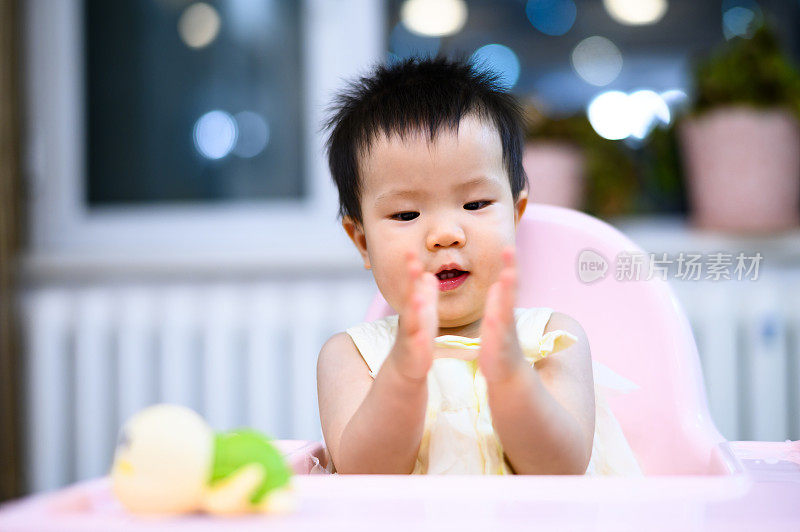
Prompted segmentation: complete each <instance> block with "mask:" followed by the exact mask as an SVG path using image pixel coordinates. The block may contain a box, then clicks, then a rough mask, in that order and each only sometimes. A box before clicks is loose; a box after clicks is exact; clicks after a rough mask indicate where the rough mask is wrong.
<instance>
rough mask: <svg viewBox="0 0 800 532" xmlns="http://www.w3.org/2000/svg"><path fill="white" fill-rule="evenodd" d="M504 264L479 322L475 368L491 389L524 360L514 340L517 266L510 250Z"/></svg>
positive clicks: (506, 250)
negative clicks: (494, 383) (478, 347)
mask: <svg viewBox="0 0 800 532" xmlns="http://www.w3.org/2000/svg"><path fill="white" fill-rule="evenodd" d="M503 262H504V264H505V266H504V268H503V270H502V271H501V272H500V277H499V279H498V280H497V282H495V283H494V284H493V285H492V286H491V287H489V292H488V294H487V297H486V308H485V310H484V313H483V321H482V322H481V349H480V354H479V355H478V367H479V368H480V370H481V373H483V376H484V377H485V378H486V383H487V384H488V385H489V386H491V385H492V383H493V382H502V381H507V380H508V379H511V378H513V377H514V376H516V375H517V374H518V372H519V371H520V370H521V369H523V368H524V367H525V357H524V356H523V353H522V348H521V347H520V345H519V339H518V338H517V324H516V320H515V319H514V303H515V301H516V296H517V267H516V259H515V251H514V248H512V247H508V248H505V249H504V250H503Z"/></svg>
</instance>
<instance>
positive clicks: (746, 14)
mask: <svg viewBox="0 0 800 532" xmlns="http://www.w3.org/2000/svg"><path fill="white" fill-rule="evenodd" d="M763 23H764V13H763V12H762V11H761V7H759V5H758V4H757V3H756V2H755V1H754V0H726V1H725V2H723V3H722V33H723V35H725V38H726V39H728V40H730V39H733V38H734V37H744V38H746V39H749V38H750V37H752V36H753V32H754V31H755V30H756V28H758V27H759V26H761V24H763Z"/></svg>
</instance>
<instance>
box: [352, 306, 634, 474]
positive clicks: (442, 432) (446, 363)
mask: <svg viewBox="0 0 800 532" xmlns="http://www.w3.org/2000/svg"><path fill="white" fill-rule="evenodd" d="M552 312H553V310H552V309H550V308H528V309H519V308H517V309H514V314H515V318H516V323H517V334H518V337H519V342H520V345H521V347H522V350H523V353H524V355H525V358H526V359H527V360H528V361H529V362H530V363H531V364H534V363H535V362H536V361H538V360H541V359H542V358H544V357H546V356H550V355H553V354H554V353H557V352H559V351H561V350H563V349H565V348H567V347H569V346H570V345H572V344H573V343H574V342H576V341H577V339H576V338H575V336H573V335H572V334H570V333H568V332H566V331H562V330H557V331H550V332H548V333H547V334H544V330H545V327H546V326H547V322H548V320H549V319H550V315H551V314H552ZM397 321H398V316H397V315H392V316H387V317H385V318H381V319H378V320H375V321H371V322H364V323H360V324H358V325H356V326H354V327H350V328H349V329H347V333H348V334H349V335H350V337H351V338H352V339H353V342H354V343H355V344H356V347H357V348H358V350H359V352H360V353H361V356H362V357H363V358H364V361H365V362H366V363H367V365H368V366H369V370H370V374H371V375H372V377H373V378H374V377H375V375H377V373H378V371H379V370H380V368H381V365H382V364H383V361H384V360H385V359H386V357H387V356H388V354H389V351H390V350H391V348H392V346H393V345H394V340H395V336H396V334H397ZM436 345H437V347H441V348H443V349H441V350H438V353H439V355H438V356H440V357H441V356H442V355H441V354H440V353H442V351H445V352H446V349H444V348H457V349H458V353H459V355H458V356H459V357H461V358H451V357H442V358H435V359H434V361H433V365H432V367H431V370H430V372H429V373H428V406H427V413H426V418H425V428H424V432H423V436H422V441H421V444H420V449H419V453H418V455H417V462H416V466H415V468H414V471H413V473H414V474H429V475H432V474H486V475H507V474H511V473H512V472H511V470H510V469H509V467H508V465H507V463H506V462H505V460H504V459H503V448H502V446H501V444H500V440H499V439H498V437H497V435H496V434H495V432H494V429H493V427H492V418H491V414H490V412H489V405H488V400H487V394H486V380H485V379H484V377H483V375H482V374H481V372H480V370H479V369H478V365H477V364H478V361H477V355H478V349H479V346H480V339H472V338H465V337H461V336H452V335H446V336H439V337H437V338H436ZM470 352H471V353H470ZM454 353H455V351H454ZM464 353H468V354H471V358H472V359H471V360H467V359H465V358H470V357H465V356H464ZM592 365H593V375H594V384H595V404H596V416H595V433H594V443H593V447H592V456H591V459H590V462H589V466H588V468H587V470H586V474H587V475H627V476H641V475H642V472H641V469H640V468H639V464H638V463H637V460H636V456H635V455H634V453H633V451H632V450H631V448H630V446H629V445H628V442H627V440H626V439H625V436H624V434H623V433H622V430H621V428H620V426H619V423H618V422H617V420H616V418H615V417H614V415H613V413H612V412H611V410H610V408H609V406H608V404H607V402H606V399H605V393H604V391H606V390H614V391H615V392H622V393H625V392H627V391H630V390H633V389H635V388H637V386H636V385H635V384H634V383H632V382H630V381H628V380H627V379H625V378H623V377H621V376H620V375H618V374H616V373H614V372H613V371H611V370H610V369H609V368H607V367H606V366H604V365H602V364H600V363H599V362H596V361H593V362H592Z"/></svg>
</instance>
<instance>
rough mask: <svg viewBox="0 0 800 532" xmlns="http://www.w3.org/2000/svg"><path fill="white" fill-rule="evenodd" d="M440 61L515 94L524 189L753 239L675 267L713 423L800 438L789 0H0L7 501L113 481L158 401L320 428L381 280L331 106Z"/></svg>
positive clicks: (0, 394)
mask: <svg viewBox="0 0 800 532" xmlns="http://www.w3.org/2000/svg"><path fill="white" fill-rule="evenodd" d="M435 54H444V55H459V56H462V57H470V56H474V57H475V58H476V59H477V60H478V61H480V62H481V63H483V64H485V65H487V66H490V67H492V68H494V69H496V70H498V71H499V72H500V73H501V79H502V82H503V83H504V84H505V85H506V86H507V87H508V88H509V89H510V90H511V91H512V92H514V93H515V94H516V95H517V96H519V97H520V98H521V99H522V100H523V102H524V103H525V109H526V115H527V118H528V127H527V131H526V146H525V154H524V157H525V167H526V171H527V173H528V175H529V176H530V179H531V184H532V190H533V193H532V195H533V201H534V202H541V203H551V204H557V205H563V206H568V207H571V208H574V209H579V210H583V211H585V212H588V213H590V214H592V215H594V216H597V217H600V218H602V219H604V220H606V221H607V222H609V223H611V224H612V225H615V226H616V227H618V228H619V229H621V230H622V231H623V232H625V233H626V234H627V235H628V236H630V237H631V238H632V239H633V240H634V241H635V242H637V243H638V244H639V245H640V246H641V247H643V248H644V249H645V250H646V251H648V252H652V253H655V254H656V255H658V256H659V257H661V256H663V257H664V258H666V259H674V258H676V257H678V256H679V255H680V254H681V253H684V254H686V253H694V254H698V255H702V256H703V257H707V256H708V255H710V254H713V253H722V254H725V255H731V256H732V257H733V260H734V261H735V258H736V255H737V254H739V253H744V254H745V255H746V256H748V257H755V256H757V254H760V255H758V256H760V257H761V259H760V262H759V263H758V268H759V269H758V270H757V271H755V272H753V271H751V272H750V274H749V277H747V278H745V279H735V278H734V277H733V276H731V277H730V278H725V277H723V278H718V279H717V280H715V279H708V278H701V279H700V280H686V279H682V278H680V277H679V276H678V275H673V273H675V272H674V271H673V270H672V269H671V270H670V276H669V282H670V284H671V285H672V286H673V287H674V289H675V291H676V293H677V295H678V298H679V299H680V301H681V302H682V304H683V306H684V308H685V309H686V311H687V313H688V314H689V317H690V320H691V322H692V326H693V329H694V332H695V335H696V338H697V341H698V346H699V349H700V356H701V362H702V364H703V368H704V372H705V379H706V387H707V392H708V397H709V403H710V407H711V411H712V415H713V416H714V419H715V421H716V423H717V425H718V427H719V429H720V431H721V432H722V433H723V434H724V435H725V436H726V437H727V438H728V439H731V440H772V441H778V440H783V439H786V438H792V439H800V414H799V413H800V392H798V389H800V386H798V385H800V230H799V229H798V218H799V217H800V207H798V204H799V202H800V127H799V126H798V123H799V122H798V120H799V119H800V74H799V73H798V68H797V65H798V59H800V1H798V0H759V1H756V0H699V1H698V0H528V1H524V0H495V1H489V0H483V1H481V0H382V1H381V0H302V1H297V2H293V1H288V0H285V1H281V0H220V1H212V0H207V1H203V2H200V1H194V0H117V1H114V2H107V1H102V0H83V1H81V0H26V1H21V0H0V95H2V97H1V98H0V294H1V295H2V297H0V303H2V306H1V307H0V310H1V311H2V313H1V314H0V452H2V462H1V463H0V468H2V469H0V500H3V499H7V498H9V497H12V496H16V495H19V494H22V493H28V492H33V491H40V490H45V489H52V488H56V487H59V486H63V485H65V484H68V483H71V482H74V481H76V480H79V479H85V478H90V477H95V476H99V475H102V474H104V473H105V472H106V471H107V470H108V467H109V464H110V461H111V455H112V452H113V448H114V442H115V439H116V435H117V432H118V429H119V427H120V425H121V424H122V423H123V422H124V421H125V420H126V419H127V418H128V417H129V416H130V415H131V414H133V413H134V412H136V411H138V410H140V409H141V408H143V407H145V406H147V405H149V404H152V403H155V402H161V401H167V402H174V403H180V404H185V405H188V406H190V407H192V408H195V409H196V410H197V411H199V412H200V413H201V414H202V415H203V416H204V417H205V418H206V419H207V420H208V421H209V422H210V424H211V425H212V426H213V427H214V428H216V429H229V428H233V427H236V426H239V425H250V426H253V427H255V428H257V429H259V430H262V431H265V432H266V433H268V434H269V435H271V436H273V437H275V438H282V439H292V438H296V439H313V440H318V439H321V436H322V435H321V430H320V427H319V416H318V410H317V399H316V382H315V368H316V357H317V354H318V352H319V349H320V347H321V345H322V344H323V343H324V341H325V340H326V339H327V338H328V337H329V336H330V335H332V334H333V333H335V332H337V331H341V330H343V329H345V328H346V327H348V326H350V325H353V324H355V323H358V322H359V321H363V318H364V315H365V312H366V309H367V306H368V304H369V302H370V301H371V299H372V297H373V296H374V294H375V290H376V289H375V286H374V283H373V281H372V277H371V275H370V272H368V271H365V270H363V268H362V267H361V265H360V261H359V257H358V254H357V253H356V251H355V249H354V248H353V246H352V244H351V243H350V242H349V241H348V240H347V237H346V235H345V233H344V231H343V230H342V229H341V227H340V226H339V224H338V222H337V218H336V210H337V198H336V191H335V189H334V188H333V186H332V184H331V183H330V176H329V174H328V171H327V166H326V162H325V158H324V150H323V144H324V136H323V134H322V133H321V131H320V125H321V123H322V120H323V118H324V116H325V108H326V106H327V105H328V104H329V103H330V98H331V96H332V94H333V93H334V92H335V91H336V90H337V89H340V88H342V86H343V82H344V80H347V79H352V78H353V77H354V76H357V75H361V74H366V73H367V72H368V71H369V68H370V66H371V65H373V64H374V63H375V62H376V61H396V60H398V59H401V58H404V57H408V56H411V55H435ZM733 265H734V266H735V262H734V264H733ZM673 266H674V265H673ZM730 272H731V274H732V273H733V266H732V267H731V269H730Z"/></svg>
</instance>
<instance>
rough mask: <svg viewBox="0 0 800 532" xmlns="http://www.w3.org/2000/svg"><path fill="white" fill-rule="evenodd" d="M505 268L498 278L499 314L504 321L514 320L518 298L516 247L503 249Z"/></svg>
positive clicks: (497, 310)
mask: <svg viewBox="0 0 800 532" xmlns="http://www.w3.org/2000/svg"><path fill="white" fill-rule="evenodd" d="M502 255H503V264H504V266H503V269H502V270H501V271H500V278H499V279H498V280H497V284H498V287H497V289H498V294H497V308H496V309H494V310H495V311H496V312H497V314H496V315H497V316H498V317H499V318H501V319H502V320H504V321H511V322H513V320H512V318H513V316H514V305H515V304H516V299H517V264H516V253H515V251H514V248H512V247H507V248H505V249H503V253H502Z"/></svg>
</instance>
